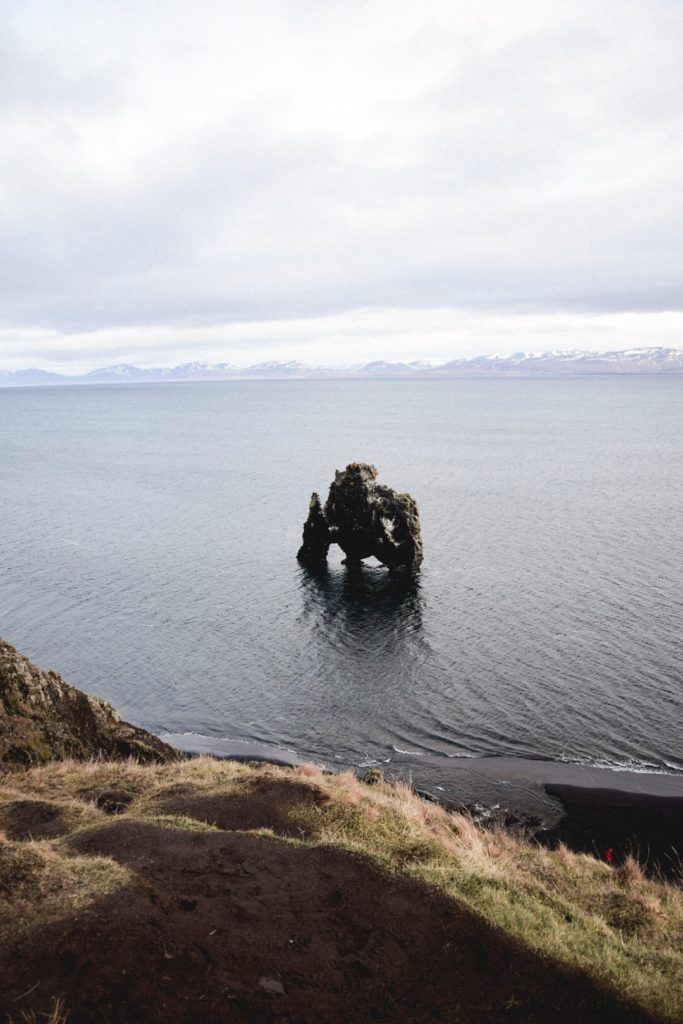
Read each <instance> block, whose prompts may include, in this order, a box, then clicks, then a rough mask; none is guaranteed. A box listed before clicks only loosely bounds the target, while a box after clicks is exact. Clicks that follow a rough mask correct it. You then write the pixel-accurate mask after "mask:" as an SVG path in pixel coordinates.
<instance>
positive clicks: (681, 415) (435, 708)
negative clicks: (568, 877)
mask: <svg viewBox="0 0 683 1024" xmlns="http://www.w3.org/2000/svg"><path fill="white" fill-rule="evenodd" d="M0 438H1V443H0V467H1V472H2V487H1V488H0V635H2V636H3V637H4V638H5V639H7V640H9V641H10V642H11V643H13V644H14V645H15V646H17V647H18V648H19V649H20V650H21V651H23V652H24V653H25V654H27V655H28V656H29V657H30V658H31V659H32V660H33V661H35V662H37V663H38V664H40V665H41V666H42V667H44V668H54V669H56V670H58V671H59V672H60V673H61V674H62V675H63V676H64V677H65V678H66V679H67V680H68V681H70V682H71V683H73V684H74V685H76V686H78V687H80V688H82V689H84V690H87V691H88V692H90V693H96V694H99V695H101V696H103V697H106V698H108V699H109V700H111V701H112V702H113V703H114V704H115V705H116V706H117V707H118V708H119V709H120V711H121V712H122V715H123V716H124V717H125V718H126V719H128V720H129V721H132V722H135V723H136V724H139V725H142V726H145V727H147V728H149V729H151V730H153V731H155V732H157V733H159V734H162V735H173V736H175V737H177V736H181V737H184V738H185V740H184V742H185V745H186V746H187V747H188V748H190V749H192V748H194V749H202V750H214V751H217V752H220V751H221V750H224V749H225V744H226V743H231V744H233V746H234V745H235V744H240V743H244V744H245V749H247V748H248V746H246V745H248V744H261V745H266V746H267V747H269V748H277V749H279V750H282V751H288V752H290V753H294V754H295V755H296V756H298V757H300V758H302V759H312V760H315V761H316V762H318V763H322V764H324V765H326V766H329V767H340V768H353V769H354V770H357V771H358V770H360V771H362V770H363V769H364V768H367V767H372V766H379V767H380V768H381V769H382V771H383V772H384V773H385V774H387V775H389V776H397V777H406V776H408V777H409V778H411V779H412V780H413V781H414V783H415V784H416V785H418V786H419V785H423V786H424V787H425V788H426V790H428V791H429V792H432V793H435V794H436V795H439V794H441V793H445V794H448V793H449V792H450V791H451V790H452V789H453V786H454V782H453V779H454V778H455V777H456V776H455V775H454V774H453V772H452V769H454V768H455V767H456V766H460V767H462V766H463V765H465V764H467V762H468V761H470V762H473V764H476V761H475V759H479V758H495V757H501V758H519V759H524V760H532V761H545V762H553V763H558V762H566V763H570V764H585V765H592V766H602V767H607V768H611V769H612V770H614V771H619V770H627V771H631V772H643V773H670V774H676V773H678V772H682V773H683V714H682V711H683V661H682V653H683V644H682V641H681V627H682V624H683V516H682V509H683V376H676V377H669V376H664V375H657V376H654V375H653V376H628V377H626V376H616V375H615V376H604V377H603V376H586V377H571V378H561V377H558V378H533V377H527V378H524V377H520V378H498V377H493V378H485V379H471V378H468V379H462V378H461V379H427V378H410V379H384V380H375V379H348V380H344V379H327V380H317V381H316V380H278V381H272V380H269V381H258V380H250V381H225V382H206V383H169V384H163V383H159V384H135V385H93V386H77V387H76V386H71V387H69V386H56V387H42V388H41V387H26V388H5V389H2V390H0ZM352 461H364V462H371V463H373V464H374V465H376V466H377V468H378V471H379V480H380V481H381V482H382V483H385V484H387V485H389V486H391V487H393V488H395V489H397V490H400V491H407V492H409V493H410V494H411V495H413V497H414V498H415V500H416V501H417V503H418V506H419V509H420V514H421V521H422V534H423V541H424V551H425V558H424V563H423V566H422V569H421V571H420V573H419V575H418V576H417V577H416V578H415V579H414V580H411V581H408V582H405V581H404V582H401V581H398V580H396V579H394V578H392V577H391V576H389V575H388V573H387V572H386V570H385V569H384V568H383V567H382V566H380V565H378V564H376V563H374V564H373V563H372V560H370V561H369V562H368V563H367V564H365V565H363V567H362V568H360V569H357V568H356V569H351V568H348V569H347V568H346V567H345V566H343V565H342V564H341V559H342V554H341V552H338V551H337V549H336V548H334V549H332V551H331V553H330V559H329V563H328V567H327V569H325V570H321V571H317V572H312V571H310V570H308V569H306V568H304V567H303V566H301V565H300V564H299V563H298V562H297V560H296V552H297V549H298V547H299V544H300V541H301V528H302V524H303V521H304V519H305V518H306V515H307V512H308V502H309V499H310V496H311V492H312V491H317V492H319V493H320V494H321V496H322V497H323V499H324V497H325V495H326V493H327V488H328V487H329V484H330V482H331V480H332V479H333V477H334V472H335V470H336V469H341V468H343V467H345V466H346V465H347V464H348V463H349V462H352ZM475 775H476V772H475ZM475 791H476V785H475V786H474V789H473V790H472V794H471V795H476V792H475Z"/></svg>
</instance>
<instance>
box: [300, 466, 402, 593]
mask: <svg viewBox="0 0 683 1024" xmlns="http://www.w3.org/2000/svg"><path fill="white" fill-rule="evenodd" d="M376 480H377V470H376V468H375V467H374V466H371V465H369V464H368V463H366V462H352V463H351V464H350V465H348V466H347V467H346V469H345V470H343V471H339V470H337V472H336V474H335V478H334V481H333V483H332V484H331V485H330V492H329V495H328V498H327V501H326V503H325V508H324V509H323V507H322V505H321V502H320V498H319V496H318V495H317V494H313V496H312V497H311V502H310V506H309V512H308V519H307V520H306V522H305V523H304V536H303V544H302V546H301V548H300V549H299V553H298V555H297V557H298V559H299V561H300V562H303V563H304V564H305V565H312V566H315V565H321V564H322V563H324V562H325V559H326V558H327V552H328V550H329V547H330V544H338V545H339V547H340V548H341V549H342V551H343V552H344V554H345V555H346V559H345V561H346V563H347V564H354V563H359V562H361V561H362V560H363V559H364V558H369V557H370V556H372V555H374V557H375V558H376V559H377V560H378V561H380V562H381V563H382V564H383V565H386V567H387V568H388V569H389V570H390V571H391V572H395V573H413V572H415V571H416V570H417V569H418V568H419V567H420V563H421V562H422V538H421V535H420V516H419V512H418V510H417V504H416V503H415V500H414V499H413V498H411V496H410V495H409V494H399V493H398V492H397V491H394V490H392V489H391V487H385V486H384V485H383V484H378V483H376Z"/></svg>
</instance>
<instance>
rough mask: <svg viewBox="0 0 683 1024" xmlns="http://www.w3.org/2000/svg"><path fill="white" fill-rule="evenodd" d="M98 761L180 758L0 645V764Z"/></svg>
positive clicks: (100, 702) (107, 708)
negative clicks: (79, 760) (66, 758)
mask: <svg viewBox="0 0 683 1024" xmlns="http://www.w3.org/2000/svg"><path fill="white" fill-rule="evenodd" d="M98 756H102V757H106V758H119V757H134V758H136V759H137V760H138V761H174V760H177V759H178V758H179V757H180V755H179V754H178V752H177V751H175V750H174V749H173V748H172V747H169V746H168V744H166V743H162V741H161V740H160V739H159V738H158V737H157V736H153V735H152V733H149V732H146V731H145V729H138V728H137V727H136V726H134V725H129V724H128V723H127V722H122V721H121V719H120V717H119V714H118V712H117V710H116V708H114V707H112V705H111V704H109V703H108V702H107V701H106V700H102V698H101V697H91V696H89V695H88V694H87V693H83V692H82V691H81V690H77V689H76V688H75V687H73V686H69V684H68V683H65V682H64V680H63V679H62V677H61V676H60V675H58V673H57V672H44V671H43V670H42V669H40V668H38V667H37V666H36V665H32V664H31V662H30V661H29V660H28V658H25V657H24V655H23V654H20V653H19V651H17V650H16V649H15V648H14V647H12V646H11V644H8V643H6V642H5V641H4V640H0V763H2V762H3V761H4V762H13V763H17V764H38V763H41V762H45V761H54V760H58V759H60V758H64V757H73V758H77V759H84V758H90V757H98Z"/></svg>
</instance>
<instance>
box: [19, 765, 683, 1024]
mask: <svg viewBox="0 0 683 1024" xmlns="http://www.w3.org/2000/svg"><path fill="white" fill-rule="evenodd" d="M0 978H1V979H2V982H3V983H2V984H0V1020H12V1021H15V1022H19V1021H39V1020H47V1019H48V1016H47V1015H49V1014H50V1013H51V1014H52V1019H53V1020H54V1021H63V1020H66V1019H68V1020H69V1021H71V1022H79V1021H102V1022H104V1021H107V1022H118V1021H120V1022H124V1021H134V1020H139V1021H159V1022H162V1021H163V1022H166V1021H174V1022H194V1021H205V1022H213V1021H233V1020H235V1021H245V1022H246V1021H272V1022H275V1021H292V1022H293V1021H311V1022H314V1021H315V1022H320V1021H337V1020H339V1021H342V1020H344V1021H371V1020H378V1021H387V1022H392V1024H393V1022H399V1021H400V1022H403V1021H428V1020H438V1021H453V1022H456V1021H459V1022H470V1021H482V1022H483V1021H487V1022H488V1021H524V1022H530V1021H539V1022H540V1021H564V1020H566V1021H576V1022H579V1021H596V1022H597V1021H600V1022H601V1024H604V1022H606V1021H615V1022H616V1021H618V1022H620V1024H621V1022H627V1021H634V1022H635V1021H646V1020H668V1021H676V1020H681V1019H683V890H681V888H680V887H678V886H676V885H674V884H665V883H663V882H658V881H656V880H652V879H646V878H645V877H644V876H643V874H642V872H641V871H640V869H639V867H638V865H637V864H636V863H635V862H634V861H627V862H626V863H625V864H624V865H622V866H621V867H619V868H612V867H609V866H608V865H606V864H603V863H600V862H598V861H596V860H595V859H593V858H591V857H588V856H584V855H578V854H572V853H570V852H569V851H568V850H567V849H565V848H562V847H560V848H559V849H557V850H555V851H549V850H545V849H540V848H538V847H537V846H535V845H531V844H527V843H525V842H520V841H519V840H517V839H514V838H512V837H511V836H510V835H508V834H506V833H504V832H502V831H483V830H481V829H480V828H478V827H476V826H475V825H474V824H473V823H472V822H471V821H470V820H469V819H468V818H467V817H464V816H461V815H457V814H450V813H447V812H446V811H445V810H443V809H442V808H440V807H438V806H436V805H434V804H431V803H426V802H424V801H423V800H421V799H420V798H419V797H417V796H416V795H415V794H414V793H413V792H412V791H411V790H410V789H409V788H408V787H407V786H405V785H389V784H387V783H384V782H382V781H380V782H378V784H376V785H373V786H369V785H366V784H363V783H361V782H359V781H358V780H357V779H356V778H355V777H353V776H352V775H349V774H337V775H323V774H322V773H321V772H320V771H319V770H318V769H317V768H315V767H313V766H310V767H304V768H297V769H283V768H276V767H273V766H263V765H261V766H256V765H243V764H237V763H234V762H229V761H217V760H214V759H210V758H198V759H194V760H188V761H185V762H180V763H168V764H151V765H146V766H145V765H141V764H139V763H136V762H135V761H132V760H129V761H113V762H107V761H97V760H95V761H90V762H77V761H73V760H65V761H62V762H60V763H54V764H49V765H44V766H36V767H29V768H25V767H18V766H10V767H7V768H5V769H4V771H3V774H2V776H1V777H0Z"/></svg>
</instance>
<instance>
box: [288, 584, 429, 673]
mask: <svg viewBox="0 0 683 1024" xmlns="http://www.w3.org/2000/svg"><path fill="white" fill-rule="evenodd" d="M301 581H302V582H301V586H302V592H303V612H302V620H303V621H304V622H305V624H306V625H307V626H308V628H311V627H312V628H313V629H314V630H315V632H316V634H317V639H318V641H320V640H321V639H322V640H323V641H325V642H326V643H327V644H329V646H331V647H332V648H334V650H336V651H337V652H339V651H340V650H343V651H344V652H345V653H346V654H347V655H351V654H355V655H360V656H362V657H363V659H364V660H366V659H367V658H373V657H376V656H377V655H378V654H381V656H382V659H383V660H385V661H386V659H387V657H389V658H390V659H391V660H395V659H397V658H400V657H405V656H406V653H407V650H406V649H407V648H410V647H412V646H414V645H415V644H418V645H419V644H420V642H421V630H422V594H421V589H420V582H419V579H418V578H416V577H410V578H405V579H402V578H400V577H396V576H391V575H389V574H387V572H386V571H385V570H384V569H383V568H380V567H375V566H373V565H366V564H361V565H357V566H340V567H339V568H330V567H327V566H322V567H321V568H319V569H311V568H303V569H302V570H301ZM366 666H367V660H366ZM387 668H388V666H387V665H386V664H385V665H384V667H383V671H384V672H386V670H387Z"/></svg>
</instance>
